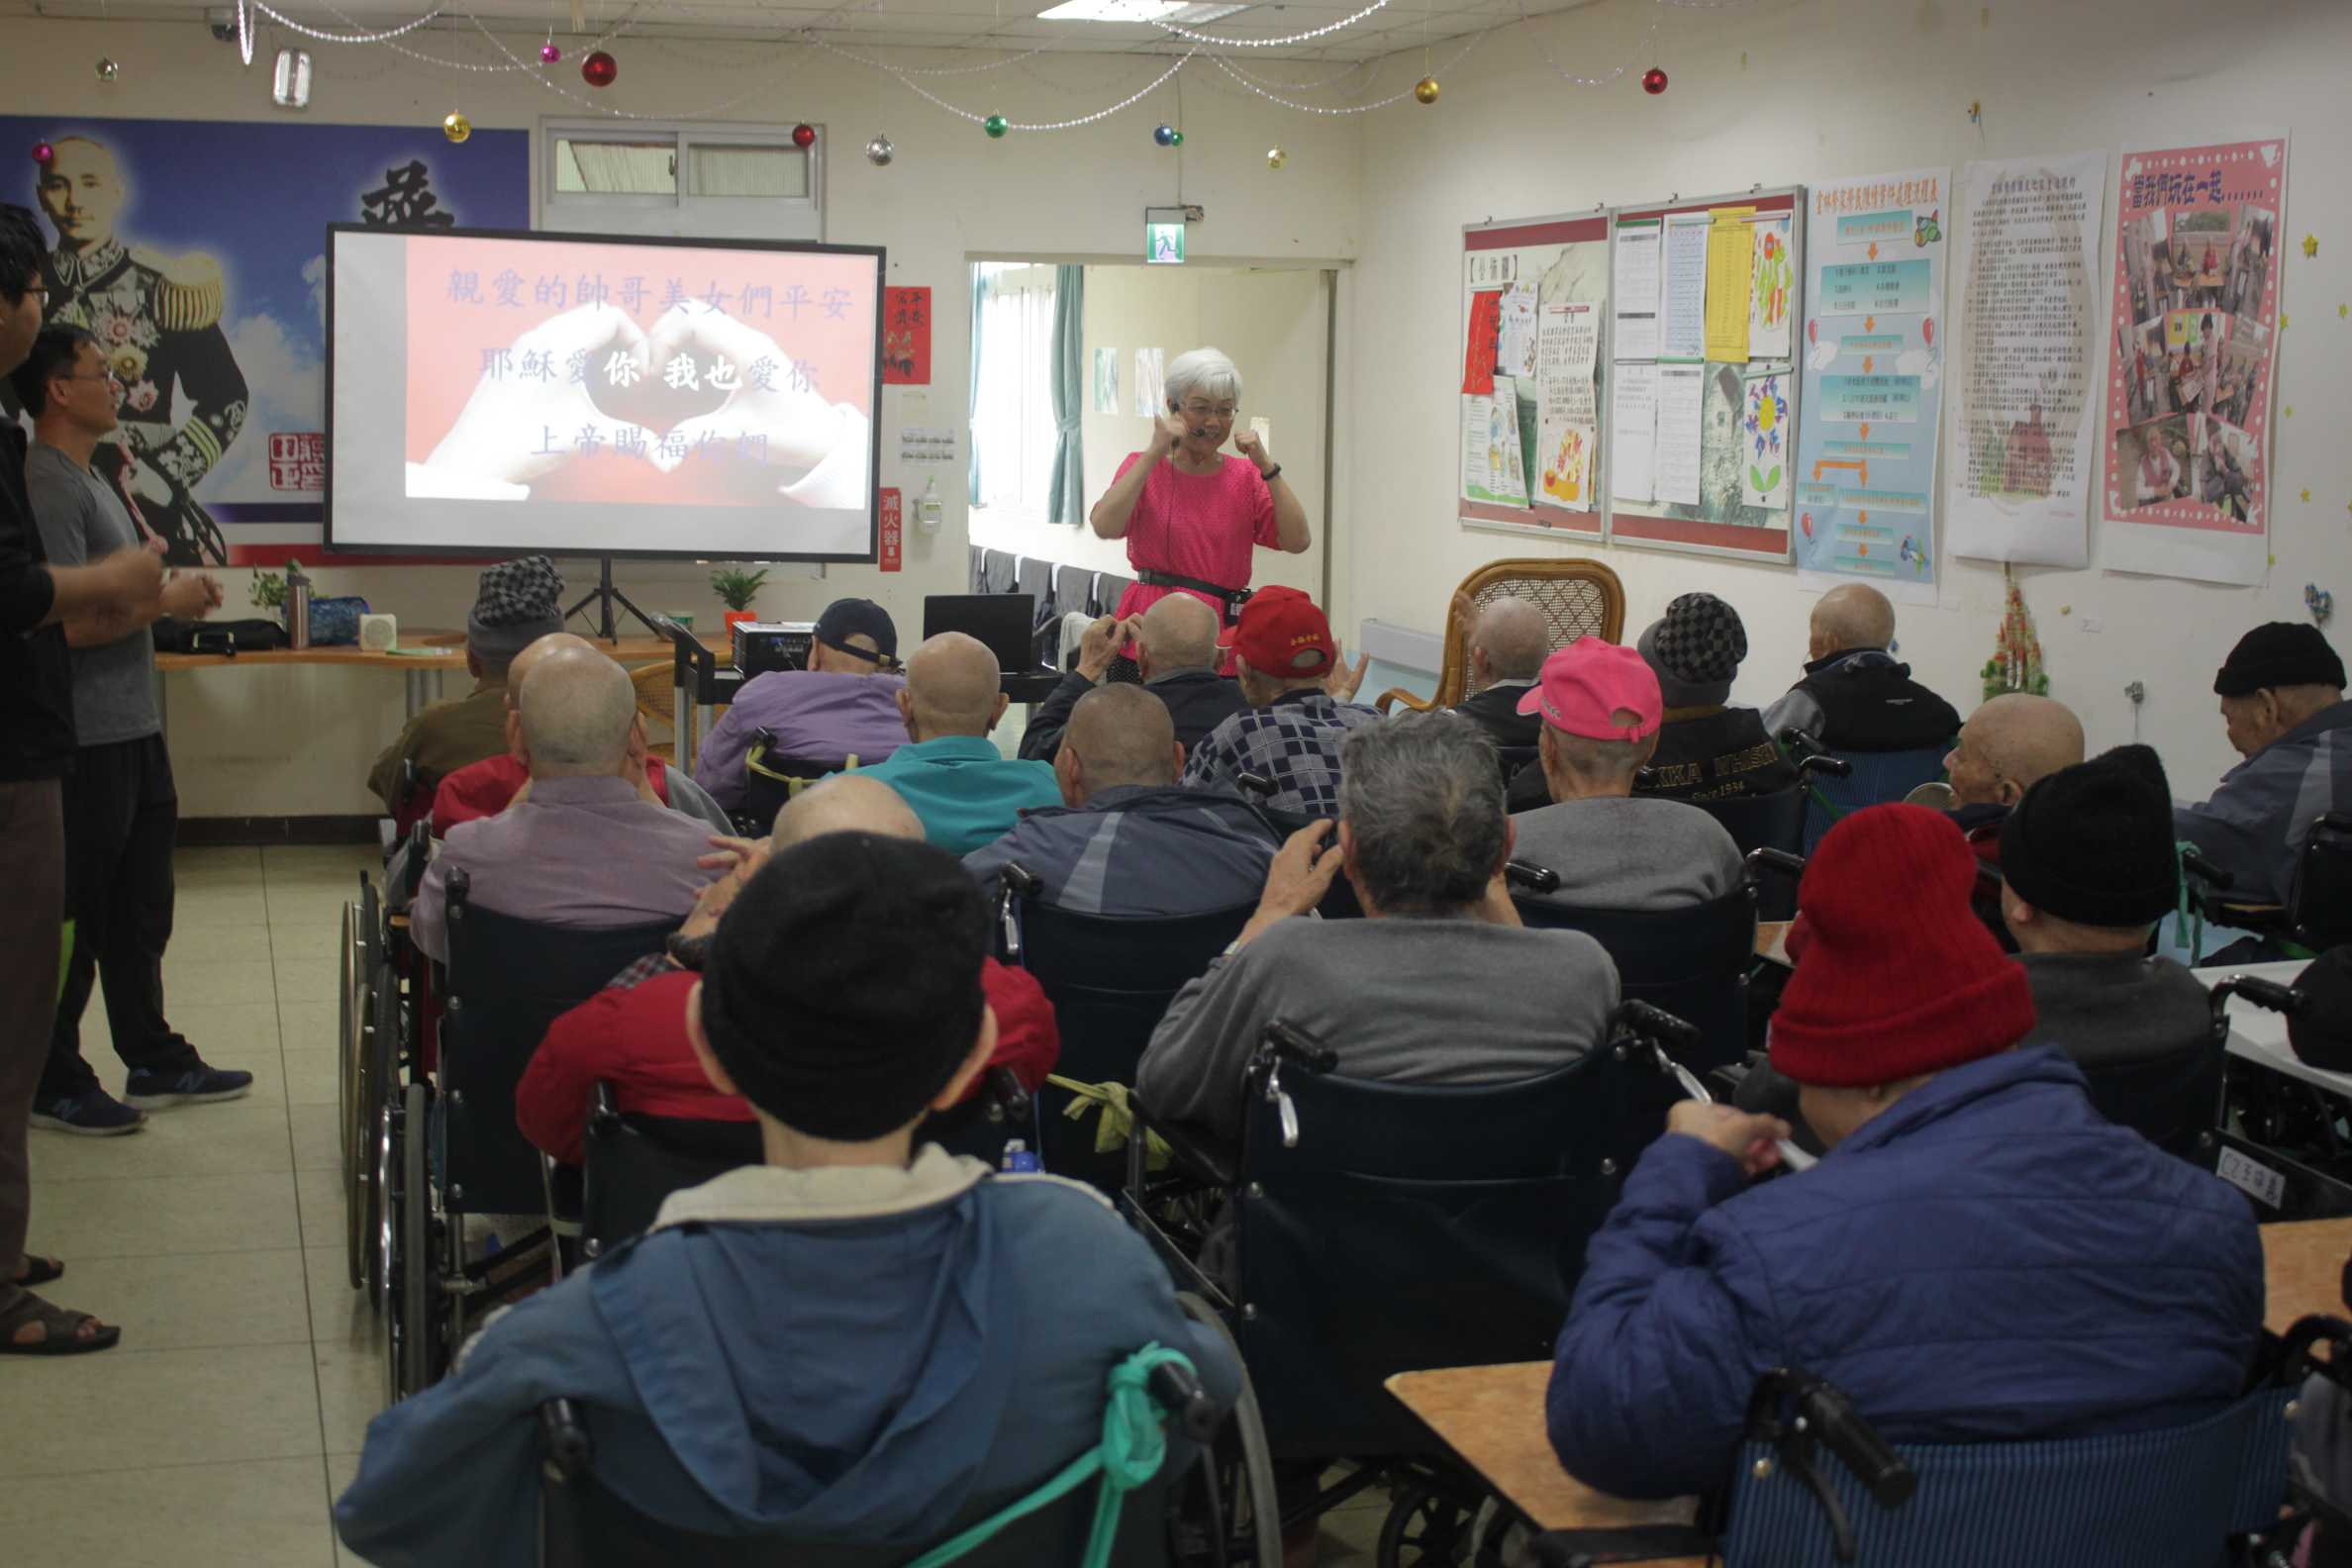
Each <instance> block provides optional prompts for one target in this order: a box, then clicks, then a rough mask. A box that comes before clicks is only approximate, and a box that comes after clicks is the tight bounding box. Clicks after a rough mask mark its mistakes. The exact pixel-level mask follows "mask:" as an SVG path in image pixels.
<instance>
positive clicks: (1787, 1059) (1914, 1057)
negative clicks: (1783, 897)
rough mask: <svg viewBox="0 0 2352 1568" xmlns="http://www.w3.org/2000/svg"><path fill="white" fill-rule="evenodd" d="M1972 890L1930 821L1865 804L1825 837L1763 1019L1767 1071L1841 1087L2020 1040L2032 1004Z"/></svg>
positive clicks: (1946, 829)
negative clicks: (1768, 1025) (1794, 956)
mask: <svg viewBox="0 0 2352 1568" xmlns="http://www.w3.org/2000/svg"><path fill="white" fill-rule="evenodd" d="M1975 882H1976V856H1975V855H1974V854H1973V853H1972V852H1971V851H1970V850H1969V847H1968V840H1967V839H1966V838H1964V837H1962V836H1961V833H1960V830H1959V829H1957V828H1955V827H1953V826H1952V820H1951V819H1950V818H1949V817H1947V816H1945V815H1944V814H1943V813H1942V812H1938V811H1930V810H1928V809H1926V808H1925V807H1921V806H1873V807H1870V808H1869V809H1868V810H1865V811H1858V812H1856V813H1854V815H1852V816H1851V817H1848V818H1847V819H1845V821H1843V822H1841V823H1839V824H1838V825H1837V826H1836V827H1834V828H1832V829H1830V830H1829V833H1828V834H1827V835H1826V836H1825V837H1823V838H1822V839H1821V842H1820V845H1819V846H1818V847H1817V848H1816V849H1815V850H1814V851H1813V858H1812V860H1810V861H1808V862H1807V864H1806V867H1805V881H1804V883H1803V884H1802V886H1801V887H1800V888H1799V890H1798V903H1799V904H1800V905H1801V906H1802V908H1803V909H1804V911H1805V925H1806V928H1807V934H1808V937H1809V939H1808V940H1807V941H1806V942H1805V943H1804V952H1803V954H1802V955H1801V956H1800V957H1799V960H1798V964H1797V972H1796V973H1795V974H1794V975H1792V976H1791V977H1790V978H1789V984H1788V988H1787V989H1786V990H1785V991H1783V992H1782V993H1781V1003H1780V1011H1779V1012H1777V1013H1775V1014H1774V1015H1773V1018H1772V1065H1773V1066H1774V1067H1776V1068H1778V1069H1779V1070H1780V1071H1781V1072H1782V1073H1783V1074H1784V1075H1786V1076H1788V1077H1790V1078H1793V1079H1795V1080H1796V1081H1797V1082H1799V1083H1806V1084H1818V1085H1822V1086H1824V1087H1844V1088H1853V1087H1862V1086H1866V1085H1870V1084H1883V1083H1893V1082H1895V1081H1896V1080H1898V1079H1902V1078H1911V1077H1916V1076H1917V1075H1919V1074H1921V1073H1931V1072H1937V1071H1940V1070H1941V1069H1943V1068H1946V1067H1957V1066H1959V1065H1960V1064H1961V1063H1963V1062H1972V1061H1975V1060H1977V1059H1978V1058H1979V1057H1982V1056H1991V1055H1993V1054H1995V1053H1996V1052H1999V1051H2003V1050H2007V1049H2008V1048H2009V1046H2011V1045H2013V1044H2015V1043H2016V1042H2017V1041H2018V1040H2019V1039H2021V1038H2022V1037H2023V1036H2024V1034H2025V1032H2026V1031H2027V1030H2028V1029H2032V1028H2033V996H2032V993H2031V992H2030V991H2029V990H2028V989H2027V987H2026V983H2025V969H2024V966H2023V965H2022V964H2019V963H2017V962H2016V961H2015V960H2013V959H2011V958H2009V956H2008V955H2006V954H2005V953H2003V952H2002V950H2001V946H2000V944H1999V943H1998V942H1996V941H1995V940H1994V939H1993V935H1992V932H1990V931H1987V930H1986V929H1985V927H1984V924H1983V923H1982V922H1981V921H1979V920H1978V919H1977V917H1976V913H1975V911H1973V910H1972V909H1971V908H1970V907H1969V894H1970V893H1971V891H1972V890H1973V888H1974V886H1975Z"/></svg>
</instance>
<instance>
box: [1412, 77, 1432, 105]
mask: <svg viewBox="0 0 2352 1568" xmlns="http://www.w3.org/2000/svg"><path fill="white" fill-rule="evenodd" d="M1413 96H1414V97H1416V98H1419V99H1420V100H1421V102H1422V103H1425V104H1433V103H1435V102H1436V101H1437V78H1436V77H1434V76H1423V77H1422V78H1421V80H1420V81H1417V82H1415V83H1414V84H1413Z"/></svg>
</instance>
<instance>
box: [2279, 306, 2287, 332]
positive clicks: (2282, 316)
mask: <svg viewBox="0 0 2352 1568" xmlns="http://www.w3.org/2000/svg"><path fill="white" fill-rule="evenodd" d="M2279 330H2280V331H2281V332H2285V331H2286V330H2287V313H2286V312H2285V311H2281V312H2279Z"/></svg>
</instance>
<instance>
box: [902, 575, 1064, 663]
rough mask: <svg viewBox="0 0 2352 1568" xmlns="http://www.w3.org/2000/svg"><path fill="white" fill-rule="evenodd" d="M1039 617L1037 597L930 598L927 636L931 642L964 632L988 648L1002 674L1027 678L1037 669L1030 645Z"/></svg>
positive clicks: (925, 615)
mask: <svg viewBox="0 0 2352 1568" xmlns="http://www.w3.org/2000/svg"><path fill="white" fill-rule="evenodd" d="M1036 617H1037V599H1036V596H1035V595H1034V594H1024V593H1009V594H929V595H926V596H925V598H924V601H923V635H924V637H925V638H926V639H929V638H931V637H937V636H938V635H939V634H940V633H942V632H961V633H963V634H964V635H965V636H966V637H976V638H978V639H979V640H980V641H981V642H982V643H984V644H986V646H987V648H988V650H989V651H990V652H991V653H994V654H995V655H996V656H997V668H998V669H999V670H1000V671H1003V672H1006V673H1009V674H1015V675H1027V674H1029V673H1030V672H1031V671H1033V670H1035V669H1036V668H1037V655H1036V653H1035V651H1034V644H1033V643H1032V642H1031V641H1030V633H1031V629H1032V628H1033V627H1035V625H1036Z"/></svg>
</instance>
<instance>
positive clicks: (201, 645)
mask: <svg viewBox="0 0 2352 1568" xmlns="http://www.w3.org/2000/svg"><path fill="white" fill-rule="evenodd" d="M154 635H155V651H156V652H158V653H226V654H228V655H229V656H230V657H231V658H235V657H236V656H237V655H238V654H240V653H261V652H266V651H268V650H269V649H271V648H282V647H284V646H285V645H286V629H285V628H284V627H282V626H280V625H278V623H276V622H275V621H261V620H253V621H171V620H164V621H158V622H156V623H155V626H154Z"/></svg>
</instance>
